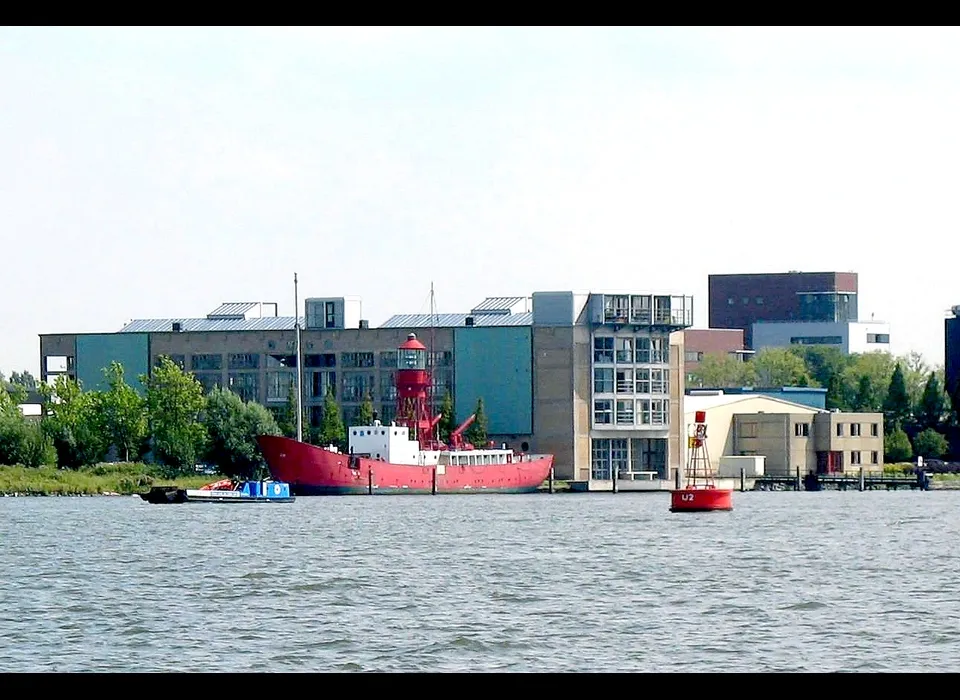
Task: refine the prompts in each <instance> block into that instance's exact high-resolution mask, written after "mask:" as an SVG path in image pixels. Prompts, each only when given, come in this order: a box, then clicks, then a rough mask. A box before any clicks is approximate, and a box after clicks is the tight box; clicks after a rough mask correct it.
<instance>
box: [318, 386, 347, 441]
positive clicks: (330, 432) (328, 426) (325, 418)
mask: <svg viewBox="0 0 960 700" xmlns="http://www.w3.org/2000/svg"><path fill="white" fill-rule="evenodd" d="M317 439H318V441H319V443H320V444H321V445H324V446H326V445H336V446H337V447H339V448H340V449H344V448H345V443H346V441H347V430H346V428H345V427H344V425H343V416H342V415H341V413H340V405H339V404H338V403H337V399H336V397H334V395H333V387H330V388H329V389H328V390H327V395H326V396H324V397H323V415H322V417H321V420H320V430H319V431H318V435H317Z"/></svg>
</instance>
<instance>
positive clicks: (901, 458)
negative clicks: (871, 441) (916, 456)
mask: <svg viewBox="0 0 960 700" xmlns="http://www.w3.org/2000/svg"><path fill="white" fill-rule="evenodd" d="M911 457H913V446H912V445H911V444H910V438H909V437H908V436H907V434H906V433H905V432H903V429H902V428H897V429H895V430H893V431H892V432H890V433H887V434H886V435H884V436H883V460H884V461H885V462H907V461H909V460H910V458H911Z"/></svg>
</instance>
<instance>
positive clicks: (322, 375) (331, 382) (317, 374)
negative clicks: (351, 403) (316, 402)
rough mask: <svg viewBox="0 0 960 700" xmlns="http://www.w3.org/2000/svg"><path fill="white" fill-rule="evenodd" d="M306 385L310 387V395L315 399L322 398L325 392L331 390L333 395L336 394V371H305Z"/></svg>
mask: <svg viewBox="0 0 960 700" xmlns="http://www.w3.org/2000/svg"><path fill="white" fill-rule="evenodd" d="M307 386H309V387H310V396H311V397H312V398H315V399H322V398H323V397H325V396H326V395H327V392H328V391H330V390H331V389H332V390H333V395H334V397H336V395H337V373H336V372H332V371H329V370H317V371H313V372H308V373H307Z"/></svg>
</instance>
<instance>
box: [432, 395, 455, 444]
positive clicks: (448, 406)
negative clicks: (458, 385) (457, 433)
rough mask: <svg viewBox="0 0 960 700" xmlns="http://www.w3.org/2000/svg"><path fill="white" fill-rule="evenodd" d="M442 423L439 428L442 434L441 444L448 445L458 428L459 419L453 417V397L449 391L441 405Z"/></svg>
mask: <svg viewBox="0 0 960 700" xmlns="http://www.w3.org/2000/svg"><path fill="white" fill-rule="evenodd" d="M440 415H441V416H442V417H441V418H440V422H439V423H438V424H437V428H438V429H439V432H440V442H443V443H446V442H447V441H448V440H449V439H450V433H452V432H453V431H454V430H456V428H457V418H456V416H454V415H453V397H452V396H451V395H450V392H449V391H448V392H447V393H446V394H444V395H443V401H442V402H441V403H440Z"/></svg>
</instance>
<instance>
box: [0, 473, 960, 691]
mask: <svg viewBox="0 0 960 700" xmlns="http://www.w3.org/2000/svg"><path fill="white" fill-rule="evenodd" d="M668 505H669V497H668V496H667V494H623V493H621V494H577V495H573V494H555V495H552V496H551V495H546V494H537V495H529V496H498V495H474V496H391V497H364V496H353V497H349V496H348V497H326V498H325V497H315V498H299V499H297V501H296V502H295V503H292V504H244V505H220V504H178V505H150V504H147V503H145V502H143V501H141V500H140V499H139V498H136V497H100V498H0V543H2V547H0V577H2V578H0V580H2V596H3V598H2V600H3V605H2V606H0V671H5V672H9V671H15V672H16V671H173V670H181V671H211V670H215V671H221V672H226V671H466V670H469V671H601V672H608V671H669V670H676V671H757V670H760V671H763V670H769V671H874V670H877V671H880V670H883V671H888V670H894V671H917V670H934V671H945V670H954V669H955V667H956V664H957V660H958V659H960V586H958V582H960V551H958V548H957V545H956V543H957V541H958V534H960V533H958V531H960V492H956V491H955V492H912V491H911V492H864V493H860V492H819V493H806V492H800V493H792V492H781V493H776V492H773V493H770V492H768V493H735V494H734V506H735V510H734V511H732V512H729V513H707V514H671V513H670V512H669V511H668Z"/></svg>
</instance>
